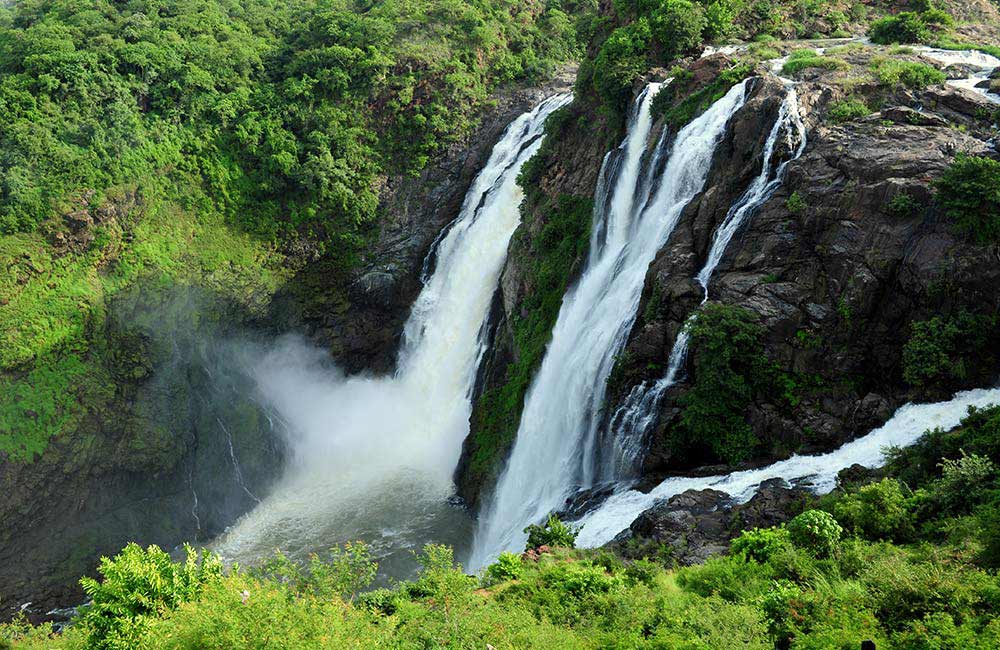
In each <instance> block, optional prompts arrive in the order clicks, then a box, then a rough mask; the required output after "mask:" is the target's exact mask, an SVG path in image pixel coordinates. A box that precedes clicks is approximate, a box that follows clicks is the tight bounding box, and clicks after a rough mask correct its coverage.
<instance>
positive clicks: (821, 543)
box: [788, 510, 843, 556]
mask: <svg viewBox="0 0 1000 650" xmlns="http://www.w3.org/2000/svg"><path fill="white" fill-rule="evenodd" d="M842 531H843V528H841V527H840V524H838V523H837V520H836V519H834V518H833V515H831V514H830V513H829V512H823V511H822V510H806V511H805V512H803V513H802V514H800V515H798V516H797V517H795V518H794V519H792V520H791V521H790V522H788V534H789V539H791V541H792V544H794V545H795V546H798V547H800V548H804V549H808V550H810V551H812V552H814V553H816V554H817V555H819V556H825V555H829V554H830V553H832V552H833V550H834V549H835V548H836V547H837V543H838V542H839V541H840V534H841V532H842Z"/></svg>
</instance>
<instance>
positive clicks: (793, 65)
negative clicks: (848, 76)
mask: <svg viewBox="0 0 1000 650" xmlns="http://www.w3.org/2000/svg"><path fill="white" fill-rule="evenodd" d="M850 67H851V66H850V64H849V63H847V62H846V61H843V60H841V59H835V58H833V57H829V56H820V55H819V54H817V53H816V52H815V51H814V50H796V51H795V52H792V54H791V55H790V56H789V57H788V61H787V62H785V65H784V66H782V68H781V72H782V74H795V73H796V72H801V71H802V70H805V69H807V68H820V69H823V70H849V69H850Z"/></svg>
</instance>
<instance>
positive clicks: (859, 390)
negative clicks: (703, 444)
mask: <svg viewBox="0 0 1000 650" xmlns="http://www.w3.org/2000/svg"><path fill="white" fill-rule="evenodd" d="M859 56H860V60H859V61H858V62H857V64H858V65H863V64H864V62H865V61H867V59H866V58H865V55H859ZM838 74H841V75H844V74H849V73H825V74H820V75H816V74H815V73H814V72H813V73H810V75H809V76H810V81H803V82H802V83H800V84H799V86H798V87H797V91H798V94H799V98H800V103H801V106H802V109H803V112H804V115H805V119H806V121H807V126H808V132H809V145H808V147H807V149H806V151H805V153H804V154H803V155H802V157H801V158H799V159H798V160H796V161H794V162H792V163H791V164H790V165H789V167H788V173H787V176H786V179H785V182H784V184H783V186H782V187H781V188H780V189H779V190H778V191H777V192H776V193H775V194H774V195H773V196H772V198H771V199H770V200H769V201H768V202H767V203H766V204H765V205H763V206H762V207H761V209H760V210H759V211H758V213H757V214H756V215H753V216H752V218H751V219H750V221H749V223H748V224H747V225H746V226H745V227H744V228H743V230H742V232H740V233H738V234H737V235H736V237H735V238H734V239H733V240H732V242H731V243H730V245H729V247H728V249H727V250H726V253H725V256H724V257H723V259H722V262H721V263H720V265H719V266H718V268H717V270H716V272H715V274H714V276H713V278H712V280H711V282H710V286H709V292H710V296H711V299H712V300H716V301H719V302H722V303H727V304H730V305H737V306H740V307H743V308H746V309H748V310H750V311H751V312H753V313H755V314H757V315H758V317H759V322H760V324H761V325H762V327H763V331H764V341H763V348H764V351H765V353H766V355H767V357H768V358H769V359H770V360H771V361H773V362H774V363H775V364H776V365H777V367H778V368H780V369H781V370H782V371H783V372H785V373H787V376H790V377H794V378H795V381H796V382H798V385H797V386H796V388H795V391H796V392H795V396H794V398H793V399H788V398H787V397H784V398H783V397H781V396H779V395H764V396H758V397H757V398H755V399H754V400H753V402H752V403H751V405H750V407H749V409H748V411H747V412H746V414H745V416H746V419H747V421H748V422H749V423H750V425H751V427H752V428H753V431H754V434H755V436H756V437H757V439H758V440H760V441H761V445H760V447H759V448H758V449H757V450H756V453H755V456H756V459H757V460H759V461H765V460H773V459H777V458H781V457H786V456H787V455H789V454H791V453H793V452H801V453H816V452H820V451H825V450H828V449H831V448H833V447H836V446H838V445H840V444H842V443H843V442H846V441H848V440H851V439H853V438H854V437H856V436H858V435H860V434H863V433H865V432H867V431H868V430H870V429H872V428H874V427H877V426H879V425H880V424H881V423H882V422H884V421H885V420H886V419H887V418H888V416H889V415H890V413H891V411H892V410H893V409H894V408H896V407H898V406H899V405H900V404H902V403H903V402H905V401H908V400H910V399H919V398H921V397H937V396H939V395H941V394H944V393H946V392H948V391H950V390H954V389H958V388H964V387H970V386H972V385H975V384H976V382H982V381H985V380H984V377H985V375H986V374H988V370H989V369H985V368H984V369H981V370H982V372H979V371H977V370H973V371H972V372H970V373H969V374H968V378H967V380H966V381H965V382H962V381H956V382H952V383H951V384H949V385H947V386H943V387H938V388H937V389H935V390H931V391H927V390H925V391H922V392H921V391H917V390H916V389H914V388H912V387H911V386H909V385H907V384H906V383H905V382H904V380H903V377H902V348H903V346H904V345H905V343H906V341H907V340H908V337H909V334H910V327H911V323H913V322H914V321H918V320H923V319H927V318H930V317H932V316H934V315H938V314H952V313H956V312H957V311H959V310H969V311H971V312H974V313H984V312H985V313H996V312H997V311H998V310H1000V290H998V284H997V283H998V281H1000V267H998V265H997V264H996V263H995V255H996V250H995V246H988V245H979V244H976V243H975V242H973V241H971V240H970V239H969V238H968V237H965V236H963V235H960V234H958V233H956V232H955V230H954V228H953V227H952V226H951V225H950V224H949V223H948V222H947V220H946V219H945V218H944V216H943V215H942V214H941V212H940V210H939V209H938V207H937V206H936V204H935V202H934V190H933V187H932V183H933V181H934V180H935V179H936V178H939V177H940V176H941V174H942V173H943V172H944V170H945V169H946V168H947V166H948V165H949V164H950V163H951V162H952V161H953V160H954V158H955V156H956V154H959V153H968V154H974V155H995V151H994V149H993V145H992V143H991V140H990V138H991V137H992V132H991V124H990V119H989V115H991V114H992V112H991V108H992V107H991V106H990V105H989V104H988V103H987V102H986V100H985V99H984V98H982V97H981V96H979V95H975V94H973V93H971V92H968V91H964V90H958V89H955V88H952V87H949V86H931V87H928V88H927V89H924V90H920V91H910V90H899V89H886V88H884V87H879V86H877V85H875V84H874V83H872V84H870V85H869V86H865V85H861V86H858V87H855V88H854V89H853V93H854V95H855V96H862V97H866V98H868V99H867V100H866V101H869V102H870V103H871V104H872V105H875V104H876V101H881V103H882V105H883V106H885V108H883V109H882V111H881V112H880V113H875V114H872V115H870V116H868V117H865V118H861V119H858V120H855V121H851V122H847V123H844V124H837V123H835V122H834V121H832V120H830V119H829V118H828V117H827V111H828V110H829V108H830V107H831V106H832V105H834V104H835V103H836V102H839V101H841V100H843V99H845V97H846V94H845V92H844V90H843V89H842V87H841V86H840V85H839V82H838V79H840V77H838V76H837V75H838ZM781 93H783V89H782V87H781V85H780V84H778V83H777V82H776V81H775V80H773V78H770V77H769V76H767V77H765V78H763V79H762V80H760V81H758V82H757V86H756V87H755V90H754V97H752V98H751V99H750V101H748V102H747V106H746V107H744V109H742V110H741V111H739V112H738V113H737V114H736V115H735V116H734V118H733V120H732V121H731V123H730V126H729V133H728V135H727V138H726V141H725V142H724V143H723V144H722V145H721V146H720V147H719V149H718V151H717V153H716V160H715V162H714V166H713V171H712V173H711V175H710V178H709V181H708V184H707V186H706V189H705V191H704V192H703V193H702V194H701V195H700V196H699V197H698V198H696V199H695V200H694V201H693V202H692V203H691V204H690V205H689V206H688V207H687V209H686V210H685V211H684V214H683V217H682V219H681V222H680V224H679V225H678V227H677V229H676V230H675V232H674V234H673V236H672V237H671V239H670V241H669V242H668V243H667V245H666V246H665V247H664V248H663V250H662V251H661V253H660V254H659V256H658V257H657V259H656V260H655V261H654V262H653V264H652V265H651V266H650V269H649V272H648V274H647V278H646V286H645V290H644V294H643V302H642V304H641V305H640V307H639V314H640V317H639V318H638V319H637V321H636V323H635V326H634V327H633V330H632V332H631V334H630V338H629V341H628V343H627V345H626V348H625V350H624V351H623V353H622V355H621V358H622V359H623V360H624V361H623V363H622V364H620V365H621V366H622V367H621V368H618V369H616V372H615V373H614V379H613V381H612V382H611V383H610V384H609V402H608V406H607V412H608V413H613V412H614V410H615V409H616V408H617V405H618V404H620V403H621V401H622V400H623V399H624V397H625V396H626V395H627V394H628V392H629V391H630V390H631V389H632V388H633V387H634V386H635V385H637V384H638V383H641V382H643V381H649V380H655V379H657V378H659V376H661V375H662V373H663V368H664V366H665V361H666V359H667V358H668V356H669V354H670V351H671V349H672V347H673V345H674V341H675V340H676V337H677V334H678V332H679V331H680V328H681V327H682V326H683V324H684V322H685V321H686V319H687V318H688V317H689V315H690V314H692V313H693V312H694V310H695V308H696V307H697V306H698V304H699V302H700V301H701V298H702V294H701V287H700V286H699V285H698V284H697V283H696V282H695V281H694V280H693V278H694V276H695V274H696V273H697V271H698V270H699V269H700V268H701V266H702V264H703V263H704V260H705V258H706V255H707V252H708V248H709V246H710V244H711V240H710V238H711V235H712V233H713V231H714V228H715V227H716V225H717V224H718V223H719V222H720V221H721V219H722V218H723V217H724V216H725V214H726V211H727V210H728V207H729V205H731V204H732V202H733V199H734V198H735V197H736V196H738V195H739V193H740V192H741V191H742V188H744V187H746V183H747V181H748V179H749V177H750V175H752V174H755V173H756V171H755V169H759V167H757V166H759V165H760V159H759V155H760V154H759V152H760V145H761V140H762V138H763V136H764V135H766V133H767V131H768V126H769V125H770V124H771V123H772V121H773V119H774V118H773V115H774V110H775V109H776V105H777V101H778V98H779V97H780V95H781ZM956 127H960V128H956ZM903 195H905V196H903ZM900 196H903V200H897V201H896V202H895V203H893V199H894V198H895V197H900ZM973 365H975V362H973ZM696 372H697V371H696V368H694V367H693V366H692V365H691V364H690V356H689V364H688V367H687V368H686V371H685V375H686V381H683V382H681V383H680V384H679V385H677V386H675V387H674V388H673V389H672V391H670V392H669V393H668V394H667V395H666V397H665V399H664V400H663V402H662V405H661V409H660V412H659V419H658V425H657V427H656V429H655V431H653V433H652V435H651V439H650V450H649V454H648V458H647V461H646V467H645V474H646V476H647V480H649V481H651V482H652V481H658V480H659V478H661V477H662V476H664V475H666V474H669V473H672V472H676V471H679V470H687V469H690V468H692V467H694V466H697V465H700V464H705V463H713V462H718V459H717V458H713V457H710V456H698V455H694V456H692V455H690V454H684V455H678V454H677V453H676V448H675V447H674V445H673V442H672V441H673V440H674V439H675V437H674V436H673V434H672V432H673V430H674V427H676V426H678V420H679V414H680V411H681V404H680V403H679V399H680V397H681V396H682V395H684V394H685V393H686V391H687V390H688V387H689V386H690V384H689V383H688V382H690V381H692V380H694V379H696Z"/></svg>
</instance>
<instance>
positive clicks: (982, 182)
mask: <svg viewBox="0 0 1000 650" xmlns="http://www.w3.org/2000/svg"><path fill="white" fill-rule="evenodd" d="M936 186H937V191H938V194H937V200H938V203H940V204H941V207H942V208H943V210H944V213H945V215H946V216H947V217H948V218H949V219H950V220H951V221H952V223H954V224H955V226H956V228H958V230H959V231H961V232H963V233H966V234H968V235H970V236H971V237H972V238H973V239H974V240H976V241H977V242H979V243H981V244H986V243H991V242H997V241H1000V162H998V161H996V160H994V159H992V158H987V157H984V156H965V155H961V156H958V157H956V158H955V161H954V162H953V163H952V164H951V165H949V166H948V169H946V170H945V172H944V174H943V175H942V176H941V179H940V180H938V182H937V183H936Z"/></svg>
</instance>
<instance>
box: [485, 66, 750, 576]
mask: <svg viewBox="0 0 1000 650" xmlns="http://www.w3.org/2000/svg"><path fill="white" fill-rule="evenodd" d="M746 83H747V82H746V81H744V82H743V83H740V84H737V85H736V86H734V87H733V88H732V89H731V90H730V91H729V92H728V93H727V94H726V96H725V97H723V98H722V99H720V100H719V101H718V102H716V103H715V104H714V105H713V106H712V107H711V108H709V109H708V110H707V111H706V112H705V113H703V114H702V115H701V116H699V117H698V118H696V119H695V120H693V121H692V122H691V123H690V124H688V125H687V126H685V127H684V128H683V129H681V131H680V132H679V133H678V134H677V137H676V139H675V141H674V144H673V146H672V148H671V150H670V154H669V156H668V158H667V161H666V166H665V168H664V170H663V172H662V174H660V176H659V179H660V182H659V184H658V185H657V184H654V183H651V182H648V183H641V180H642V178H643V174H642V173H641V169H642V165H641V163H639V162H638V161H635V160H625V161H624V162H623V163H622V164H621V172H620V173H619V174H618V175H617V177H616V178H615V179H614V183H613V184H612V185H611V186H612V187H613V190H612V199H611V200H610V201H604V200H602V197H600V196H598V201H597V202H596V203H597V204H598V205H603V204H606V205H608V206H610V207H609V211H608V213H607V214H600V213H599V212H598V213H595V215H594V222H595V228H603V229H604V230H605V231H606V233H607V234H606V237H605V241H604V245H603V247H602V248H601V249H600V250H599V252H597V253H596V254H594V255H592V256H591V257H590V259H589V260H588V264H587V267H586V268H585V269H584V271H583V274H582V276H581V277H580V280H579V282H578V283H577V284H576V285H575V286H574V287H573V288H572V289H571V290H570V291H568V292H567V294H566V296H565V298H564V299H563V304H562V308H561V309H560V312H559V317H558V320H557V322H556V325H555V327H554V328H553V333H552V341H551V343H550V344H549V347H548V349H547V350H546V354H545V358H544V360H543V361H542V365H541V368H540V369H539V371H538V374H537V376H536V378H535V381H534V383H533V384H532V387H531V389H530V390H529V391H528V395H527V398H526V401H525V407H524V411H523V414H522V416H521V422H520V427H519V429H518V433H517V439H516V442H515V444H514V448H513V450H512V452H511V456H510V459H509V461H508V463H507V467H506V468H505V470H504V472H503V473H502V475H501V477H500V479H499V481H498V483H497V486H496V490H495V493H494V495H493V498H492V501H491V502H490V503H489V506H488V508H486V509H485V510H484V511H483V512H482V513H481V515H480V522H479V526H478V528H477V530H476V536H475V539H474V542H473V553H472V557H471V560H470V563H469V564H470V566H471V567H472V568H479V567H482V566H485V565H486V564H487V563H488V562H489V561H491V560H492V559H493V558H495V557H496V556H497V555H498V554H499V553H500V552H502V551H504V550H508V549H520V548H521V547H522V546H523V544H524V541H525V539H526V536H525V535H524V533H523V532H522V529H523V528H524V526H525V525H526V524H529V523H534V522H536V521H539V520H541V519H542V518H544V517H545V516H546V515H547V514H548V513H549V512H551V511H552V510H556V509H559V508H560V507H562V506H563V505H564V503H565V500H566V498H567V497H569V496H570V495H571V494H573V493H574V492H575V491H576V490H577V489H580V488H587V487H591V486H592V485H593V484H594V480H595V477H596V476H597V473H598V471H599V468H598V462H597V460H598V458H597V456H598V454H597V450H596V447H597V444H596V439H597V429H598V425H599V421H600V409H601V407H602V405H603V402H604V391H605V384H606V381H607V377H608V374H609V373H610V371H611V368H612V366H613V364H614V359H615V355H617V354H618V352H619V351H620V350H621V348H622V345H623V344H624V341H625V337H626V336H627V334H628V331H629V329H630V328H631V326H632V323H633V321H634V319H635V314H636V308H637V306H638V302H639V297H640V294H641V291H642V286H643V283H644V280H645V276H646V272H647V269H648V268H649V265H650V263H651V262H652V261H653V258H654V257H655V255H656V253H657V251H659V249H660V248H661V247H662V246H663V244H664V243H665V241H666V240H667V238H668V237H669V235H670V233H671V232H672V231H673V228H674V226H675V225H676V224H677V221H678V220H679V218H680V215H681V212H682V210H683V209H684V206H686V205H687V204H688V202H690V201H691V199H692V198H694V196H695V195H696V194H698V193H699V192H700V191H701V190H702V188H703V187H704V184H705V180H706V177H707V175H708V171H709V167H710V165H711V160H712V155H713V153H714V151H715V147H716V144H717V143H718V142H719V140H720V139H721V138H722V136H723V134H724V133H725V127H726V124H727V123H728V121H729V118H730V117H731V116H732V115H733V113H734V112H736V110H737V109H739V108H740V107H741V106H742V105H743V102H744V101H745V97H746ZM652 96H653V93H652V92H647V93H644V95H643V97H642V101H641V105H640V107H639V110H638V111H637V112H636V116H635V118H634V119H633V120H632V121H631V124H630V126H629V134H628V139H627V141H626V145H625V150H626V151H627V154H626V156H641V154H642V152H643V150H644V149H645V148H646V147H645V146H641V147H640V146H632V144H633V141H637V142H639V143H645V142H646V141H647V140H648V136H649V115H648V112H649V108H648V105H649V103H650V101H651V100H652ZM658 146H663V143H662V141H661V143H660V145H658ZM656 158H657V156H656V155H655V154H654V155H653V160H652V162H651V164H652V165H654V166H655V165H656V164H657V160H656ZM629 195H631V196H629ZM632 197H634V198H632Z"/></svg>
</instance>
